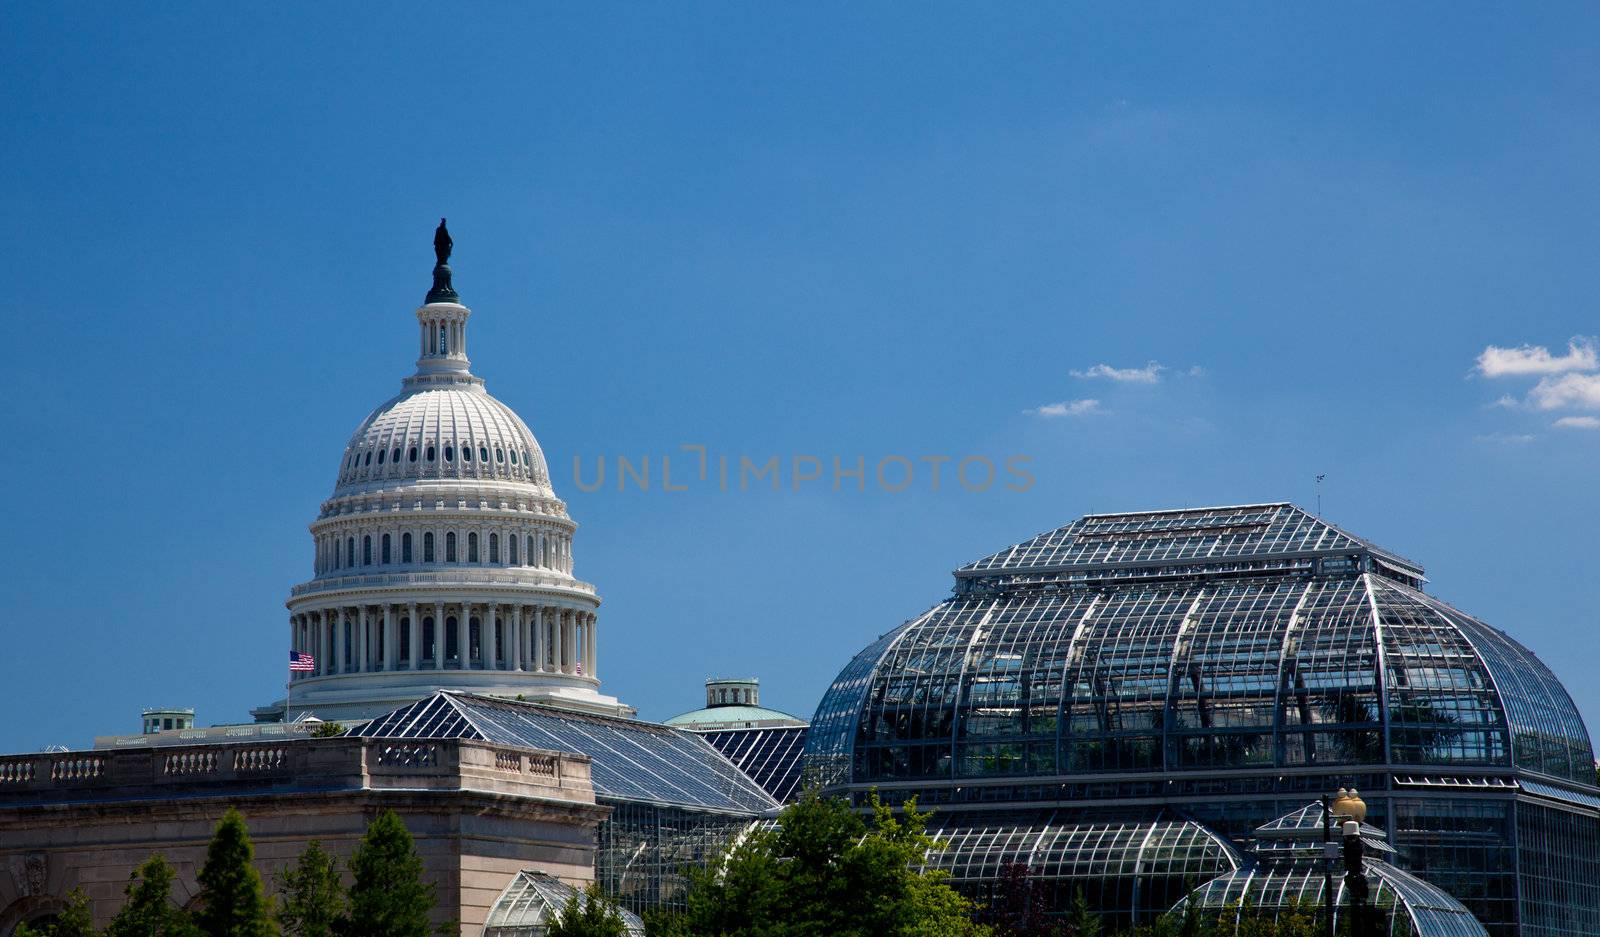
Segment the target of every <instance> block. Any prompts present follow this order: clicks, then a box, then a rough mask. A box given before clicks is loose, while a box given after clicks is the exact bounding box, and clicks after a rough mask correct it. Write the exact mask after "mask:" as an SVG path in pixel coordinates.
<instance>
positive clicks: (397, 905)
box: [344, 810, 435, 937]
mask: <svg viewBox="0 0 1600 937" xmlns="http://www.w3.org/2000/svg"><path fill="white" fill-rule="evenodd" d="M350 871H351V873H352V874H353V875H354V876H355V884H354V885H352V886H351V888H350V910H349V914H348V916H347V918H346V921H347V924H346V926H345V928H344V933H345V934H346V935H347V937H428V934H429V933H430V932H431V931H432V930H433V926H432V924H431V923H430V922H429V915H430V913H431V912H432V911H433V906H434V902H435V897H434V887H433V886H432V885H430V884H424V883H423V881H422V858H421V857H420V856H418V855H417V848H416V843H415V842H414V841H413V840H412V838H411V831H410V830H407V829H406V825H405V824H404V823H402V822H400V818H399V817H398V816H396V815H395V813H394V811H392V810H385V811H384V812H382V813H380V814H378V818H377V819H376V820H373V821H372V823H371V824H369V825H368V826H367V834H366V835H365V836H364V837H362V839H361V844H360V845H359V846H357V847H356V853H355V855H354V856H353V857H352V858H351V859H350Z"/></svg>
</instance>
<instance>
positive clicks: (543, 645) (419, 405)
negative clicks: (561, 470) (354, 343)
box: [254, 220, 633, 720]
mask: <svg viewBox="0 0 1600 937" xmlns="http://www.w3.org/2000/svg"><path fill="white" fill-rule="evenodd" d="M434 247H435V254H436V259H437V264H436V266H435V267H434V271H433V278H434V283H433V288H432V289H431V290H429V292H428V294H427V298H426V300H425V302H424V304H423V305H422V307H421V308H419V309H418V310H417V311H416V319H417V330H418V343H417V351H418V357H417V363H416V372H415V373H414V374H412V375H411V376H409V377H407V378H405V379H404V380H402V381H401V386H400V393H398V394H396V395H395V396H394V397H391V398H390V399H388V400H386V401H384V402H383V403H382V404H380V405H379V406H378V407H377V409H375V410H373V411H372V413H371V414H369V415H368V416H367V418H366V419H364V420H362V421H361V425H360V426H358V427H357V428H356V431H355V432H354V433H353V434H351V436H350V441H349V443H348V444H346V446H345V448H344V452H343V454H341V455H340V457H339V467H338V472H337V476H336V479H335V482H334V488H333V493H332V494H331V495H330V496H329V497H328V499H327V500H326V501H324V502H322V506H321V509H320V510H319V511H318V513H317V517H316V520H315V521H313V522H312V524H311V528H310V530H311V537H312V542H313V547H314V549H313V556H312V577H311V578H310V579H309V580H307V581H305V582H303V583H300V584H299V585H296V586H294V587H293V588H292V589H291V590H290V595H289V600H288V603H287V605H288V609H289V622H288V624H289V640H290V655H291V657H294V656H295V655H306V656H308V657H309V658H310V659H311V662H310V663H309V666H310V668H311V669H310V670H309V671H301V672H296V673H293V674H292V679H291V681H290V684H289V693H288V696H287V701H284V700H280V701H278V702H277V703H274V704H270V705H268V706H264V707H262V708H260V709H258V710H256V711H255V712H254V714H255V716H256V718H257V719H258V720H276V719H279V718H282V716H283V713H284V711H285V709H286V708H287V709H289V711H290V718H291V719H292V718H298V717H299V716H300V715H302V714H305V713H314V714H315V715H316V716H318V717H320V718H322V719H359V718H367V717H371V716H375V715H378V714H380V713H384V712H388V711H390V710H392V709H394V708H395V707H397V706H402V705H405V704H407V703H410V702H412V701H415V700H418V699H421V698H423V697H425V696H428V695H429V694H431V693H433V692H434V691H436V690H440V689H453V690H463V691H469V692H472V693H478V694H485V695H492V696H506V697H517V698H521V699H525V700H531V701H541V702H549V703H553V704H557V705H561V706H564V707H567V708H575V709H580V710H586V711H591V712H602V713H609V714H623V715H631V714H632V712H633V710H632V709H631V708H629V707H627V706H624V705H623V704H621V703H620V702H619V701H618V700H617V699H616V698H615V697H611V696H605V695H602V694H601V693H600V680H599V675H598V656H599V643H598V617H597V615H596V609H597V608H598V607H599V605H600V598H599V596H598V595H597V594H596V592H595V587H594V586H592V585H590V584H589V583H587V582H584V581H582V580H580V579H578V578H576V577H575V576H574V575H573V570H574V566H573V553H572V537H573V532H574V531H575V530H576V529H577V525H576V524H575V523H573V521H572V518H571V517H570V516H568V514H567V507H566V504H564V503H563V502H562V500H561V499H560V498H559V497H557V495H556V492H555V489H554V488H553V487H552V486H551V483H550V471H549V467H548V466H547V464H546V462H545V458H544V453H543V452H542V451H541V450H540V448H539V442H538V440H537V439H535V438H534V435H533V432H532V431H531V430H530V429H529V428H528V425H527V424H526V423H524V422H523V421H522V419H521V418H520V417H518V416H517V414H516V412H515V411H513V410H512V409H511V408H510V407H508V406H506V405H505V404H504V403H501V402H500V401H499V400H496V399H495V398H494V397H492V396H490V395H489V393H488V391H487V390H485V388H484V382H483V378H481V377H478V376H477V375H475V374H473V373H472V370H471V362H470V361H469V360H468V358H467V321H468V319H469V318H470V317H471V315H472V312H471V310H470V309H468V308H467V307H466V306H464V305H462V303H461V302H460V297H459V296H458V295H457V294H456V292H455V289H454V288H453V286H452V284H451V270H450V267H449V265H448V259H449V255H450V250H451V247H452V242H451V240H450V235H449V233H448V232H447V231H446V229H445V224H444V222H443V221H442V220H441V221H440V223H439V228H438V230H437V232H436V233H435V236H434Z"/></svg>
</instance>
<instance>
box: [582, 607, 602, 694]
mask: <svg viewBox="0 0 1600 937" xmlns="http://www.w3.org/2000/svg"><path fill="white" fill-rule="evenodd" d="M588 617H589V629H588V631H589V653H588V654H586V655H585V656H584V660H585V661H587V662H588V664H589V676H591V677H593V678H595V679H596V680H598V679H600V650H599V649H600V642H599V640H598V639H597V638H596V636H595V633H594V631H595V625H596V623H598V622H599V620H600V616H599V615H596V614H595V613H594V612H590V613H589V615H588Z"/></svg>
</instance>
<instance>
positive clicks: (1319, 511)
mask: <svg viewBox="0 0 1600 937" xmlns="http://www.w3.org/2000/svg"><path fill="white" fill-rule="evenodd" d="M1327 477H1328V476H1327V475H1325V474H1324V475H1318V476H1317V517H1319V518H1320V517H1322V480H1323V479H1324V478H1327Z"/></svg>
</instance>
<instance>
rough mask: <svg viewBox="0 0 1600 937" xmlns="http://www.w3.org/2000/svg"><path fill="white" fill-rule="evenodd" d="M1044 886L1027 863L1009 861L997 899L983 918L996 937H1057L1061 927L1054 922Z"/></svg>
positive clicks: (1004, 868)
mask: <svg viewBox="0 0 1600 937" xmlns="http://www.w3.org/2000/svg"><path fill="white" fill-rule="evenodd" d="M1049 905H1050V902H1049V900H1048V898H1047V897H1046V895H1045V889H1044V883H1043V882H1041V881H1039V880H1038V879H1036V878H1034V877H1033V870H1032V869H1030V868H1028V866H1027V864H1026V863H1022V862H1007V863H1006V864H1005V865H1002V866H1001V867H1000V880H999V882H997V883H996V885H995V891H994V900H993V901H992V902H990V904H989V907H988V909H987V911H986V912H985V913H984V915H983V919H984V920H985V921H986V922H987V923H988V924H989V925H990V926H991V927H993V928H994V933H995V937H1055V935H1057V934H1060V933H1061V926H1060V925H1059V924H1058V923H1056V922H1055V921H1053V920H1051V918H1050V912H1051V911H1052V910H1053V909H1052V908H1051V907H1050V906H1049Z"/></svg>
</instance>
